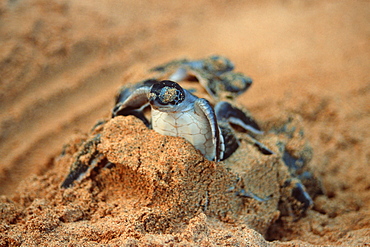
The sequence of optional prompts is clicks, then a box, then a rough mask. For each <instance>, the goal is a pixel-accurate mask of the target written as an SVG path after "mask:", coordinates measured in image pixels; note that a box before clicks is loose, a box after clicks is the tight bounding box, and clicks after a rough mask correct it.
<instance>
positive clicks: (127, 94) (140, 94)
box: [112, 79, 158, 127]
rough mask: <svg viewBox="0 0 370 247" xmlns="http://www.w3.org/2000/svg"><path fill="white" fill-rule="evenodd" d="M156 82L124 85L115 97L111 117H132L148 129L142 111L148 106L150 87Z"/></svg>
mask: <svg viewBox="0 0 370 247" xmlns="http://www.w3.org/2000/svg"><path fill="white" fill-rule="evenodd" d="M156 82H158V81H157V80H154V79H149V80H145V81H143V82H139V83H136V84H133V85H132V84H129V85H125V86H123V87H122V88H121V89H120V92H119V94H118V95H117V97H116V105H115V106H114V108H113V110H112V117H115V116H129V115H133V116H135V117H137V118H139V119H140V120H141V121H143V123H144V124H145V125H146V126H147V127H150V122H149V120H148V119H147V118H146V117H145V115H144V110H145V108H146V107H148V106H149V101H148V94H149V92H150V88H151V86H152V85H153V84H154V83H156Z"/></svg>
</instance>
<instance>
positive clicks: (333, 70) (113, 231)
mask: <svg viewBox="0 0 370 247" xmlns="http://www.w3.org/2000/svg"><path fill="white" fill-rule="evenodd" d="M369 12H370V6H369V3H368V2H367V1H356V2H353V1H340V2H336V1H267V0H266V1H244V2H243V1H198V2H197V3H195V2H180V1H161V2H160V3H157V2H152V1H141V2H137V1H114V0H111V1H105V2H104V3H101V2H95V1H75V2H73V1H41V0H29V1H7V2H6V1H3V2H1V3H0V23H1V25H0V75H1V79H0V80H1V81H0V109H1V110H0V124H1V128H0V160H1V162H0V193H1V194H2V196H1V198H0V210H1V214H0V234H1V237H0V245H1V246H8V245H10V246H19V245H21V244H23V245H28V246H36V245H47V244H48V245H51V246H57V245H58V246H60V245H67V246H68V245H69V246H82V245H84V246H90V245H91V246H93V245H94V246H100V245H105V244H107V245H108V244H109V245H112V246H122V245H132V246H136V245H144V246H145V245H153V246H156V245H157V246H162V245H183V246H189V245H194V246H212V245H217V244H219V245H242V246H246V245H256V246H270V245H271V246H274V245H277V246H297V245H303V246H304V245H306V246H309V245H311V244H318V245H345V246H348V245H352V246H359V245H368V244H370V223H369V222H370V206H369V205H370V176H369V171H368V168H369V164H370V152H369V149H370V148H369V147H370V141H369V140H370V138H369V137H370V133H369V128H368V126H370V118H369V116H370V108H369V105H370V84H369V67H370V44H369V43H370V41H369V36H370V35H369V34H370V28H369V27H370V23H369V22H370V21H369V16H370V13H369ZM211 54H221V55H224V56H226V57H228V58H230V59H231V60H232V61H233V62H234V63H235V64H236V70H237V71H240V72H243V73H245V74H247V75H249V76H251V77H252V78H253V80H254V84H253V85H252V87H251V88H250V89H249V90H248V91H247V92H246V93H245V94H243V95H241V96H240V97H239V98H238V103H239V104H241V105H243V106H245V107H246V108H248V110H250V111H251V113H252V114H253V116H254V117H255V118H256V119H257V120H258V122H259V123H260V125H261V126H262V128H263V129H264V130H269V129H273V128H275V127H276V126H279V125H281V124H283V123H284V122H285V121H286V120H287V119H289V116H294V119H296V122H295V123H299V124H298V125H299V126H300V128H302V130H304V133H305V137H304V140H303V142H301V141H302V140H296V139H294V140H293V141H286V144H287V147H288V148H290V149H291V150H301V149H300V148H303V146H302V143H304V145H307V146H309V147H310V148H312V153H310V155H312V157H310V161H309V162H308V164H307V169H309V170H310V171H312V172H313V174H314V175H315V177H316V178H317V179H318V181H320V183H321V186H322V194H319V193H314V194H315V197H314V205H313V207H312V208H310V209H309V210H308V211H307V212H306V213H305V214H304V215H302V217H299V218H294V217H291V216H290V215H285V214H284V212H283V210H282V209H281V208H278V204H279V201H281V200H283V201H284V200H285V201H286V203H287V204H286V205H290V204H289V203H290V201H289V200H288V199H289V198H288V197H287V194H286V191H284V190H282V189H281V183H282V182H283V181H284V176H289V174H288V173H287V172H286V171H284V168H283V166H282V165H281V162H280V161H279V159H278V158H276V157H275V158H265V157H262V156H260V155H259V154H258V152H256V150H255V149H253V147H252V146H251V145H250V144H248V142H245V143H244V144H245V146H244V147H243V149H241V151H240V153H239V154H238V153H237V154H236V155H235V157H239V156H238V155H241V157H245V156H243V155H247V158H245V160H247V161H248V162H247V163H248V165H246V166H242V165H240V164H238V163H237V161H236V160H238V159H237V158H234V160H230V161H228V160H226V161H225V162H221V163H213V162H209V161H207V160H205V159H204V158H203V157H202V155H201V154H200V153H199V152H197V151H196V150H195V149H194V148H193V147H192V146H191V145H190V144H189V143H187V142H186V141H184V140H182V139H180V138H173V137H164V136H161V135H159V134H157V133H155V132H154V131H151V130H148V129H146V128H145V126H144V125H142V124H141V123H140V122H138V121H137V120H136V119H135V118H133V117H128V118H124V117H119V118H115V119H113V120H109V121H108V122H107V123H106V124H104V125H103V126H102V127H100V128H98V129H97V130H95V131H98V132H99V133H101V134H102V136H103V139H102V143H101V144H99V145H97V146H94V147H93V149H94V150H95V151H97V152H99V153H101V154H103V156H102V159H104V158H105V159H108V160H109V161H110V162H114V163H117V164H119V165H117V164H116V166H115V167H113V168H110V169H108V168H103V169H101V170H100V172H99V173H98V172H95V171H94V170H93V171H91V172H90V173H89V175H88V176H87V177H86V178H85V179H83V180H82V181H80V182H78V183H76V185H75V186H73V187H72V188H68V189H61V188H60V185H61V183H62V182H63V180H64V178H65V177H66V175H67V174H68V172H69V168H70V165H71V164H72V163H73V159H74V157H75V155H76V152H78V150H79V149H80V148H81V144H82V143H83V142H84V141H85V140H89V138H91V137H92V135H93V134H94V133H93V132H91V131H90V130H91V128H92V127H93V126H94V125H95V123H96V122H97V121H99V120H104V119H105V120H108V119H109V115H110V110H111V108H112V107H113V105H114V96H115V94H116V92H117V90H118V88H119V87H120V86H121V85H124V84H126V83H132V82H136V81H139V80H142V79H146V78H145V76H146V73H147V72H146V71H147V70H148V69H149V68H151V67H153V66H156V65H159V64H162V63H165V62H168V61H170V60H173V59H179V58H184V57H186V58H190V59H198V58H203V57H205V56H208V55H211ZM122 126H125V127H122ZM148 137H150V140H151V141H150V142H148V141H147V140H148ZM279 138H280V139H279ZM281 138H282V137H281V136H276V135H267V136H266V137H265V139H264V141H265V142H266V143H273V142H274V141H276V140H277V139H279V140H281ZM123 147H125V148H123ZM127 147H130V148H127ZM123 149H124V150H125V152H124V153H123V152H122V150H123ZM242 150H248V152H242ZM85 158H86V159H89V158H90V157H89V155H87V156H86V157H85ZM231 158H232V157H231ZM239 160H241V158H239ZM240 174H242V175H243V176H244V177H243V183H244V184H243V185H240V184H237V185H236V189H237V188H238V186H245V187H248V188H249V189H250V190H252V191H253V192H254V193H257V194H258V195H262V196H263V195H274V196H273V197H272V199H270V200H268V201H267V202H257V201H255V200H252V199H248V198H241V197H238V196H235V193H224V191H225V190H228V189H229V188H228V185H230V184H232V183H233V181H235V178H236V177H237V176H240ZM266 181H268V182H266Z"/></svg>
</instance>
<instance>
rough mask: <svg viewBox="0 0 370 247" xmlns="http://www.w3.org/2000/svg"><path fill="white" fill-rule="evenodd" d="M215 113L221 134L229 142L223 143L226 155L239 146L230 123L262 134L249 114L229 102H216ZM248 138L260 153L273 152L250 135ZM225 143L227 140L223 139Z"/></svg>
mask: <svg viewBox="0 0 370 247" xmlns="http://www.w3.org/2000/svg"><path fill="white" fill-rule="evenodd" d="M215 113H216V116H217V120H218V122H219V125H220V126H222V129H223V131H222V134H223V135H224V139H225V140H228V142H229V144H228V145H225V146H226V147H227V148H226V150H225V154H228V156H230V155H231V154H232V153H233V152H234V151H235V150H236V149H237V148H238V146H239V143H238V140H237V139H236V137H235V136H234V138H233V135H234V134H233V129H232V127H231V125H230V124H234V125H237V126H239V127H241V128H242V129H244V130H246V131H250V132H252V133H254V134H263V131H262V130H261V128H260V127H259V126H258V124H257V123H256V121H254V119H253V118H252V117H251V116H250V115H249V114H247V113H246V112H245V111H242V110H241V109H239V108H237V107H235V106H233V105H231V104H230V103H229V102H226V101H221V102H219V103H218V104H216V106H215ZM250 139H251V141H252V142H253V144H254V145H255V146H256V147H257V148H258V149H259V150H260V151H261V153H263V154H266V155H270V154H274V152H273V151H271V150H270V149H269V148H267V147H266V146H265V145H264V144H262V143H261V142H259V141H258V140H256V139H255V138H253V137H252V136H250ZM225 143H227V142H226V141H225ZM225 158H227V157H225Z"/></svg>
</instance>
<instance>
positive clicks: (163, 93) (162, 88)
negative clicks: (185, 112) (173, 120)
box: [148, 80, 185, 112]
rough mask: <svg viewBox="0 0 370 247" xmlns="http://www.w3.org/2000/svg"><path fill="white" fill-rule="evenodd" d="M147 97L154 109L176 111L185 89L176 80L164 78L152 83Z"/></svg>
mask: <svg viewBox="0 0 370 247" xmlns="http://www.w3.org/2000/svg"><path fill="white" fill-rule="evenodd" d="M148 99H149V103H150V105H151V106H152V107H153V108H154V109H157V110H160V111H166V112H171V111H178V110H179V108H181V103H182V102H183V101H184V100H185V91H184V89H183V88H182V87H181V86H180V85H179V84H177V83H176V82H174V81H169V80H164V81H160V82H156V83H154V84H153V85H152V87H151V89H150V93H149V96H148Z"/></svg>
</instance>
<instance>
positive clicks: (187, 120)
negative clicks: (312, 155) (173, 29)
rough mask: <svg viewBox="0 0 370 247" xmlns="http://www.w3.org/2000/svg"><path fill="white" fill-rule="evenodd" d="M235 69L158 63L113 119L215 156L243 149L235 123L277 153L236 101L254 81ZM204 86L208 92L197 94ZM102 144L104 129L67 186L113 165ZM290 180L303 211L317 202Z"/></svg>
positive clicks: (214, 63) (127, 88)
mask: <svg viewBox="0 0 370 247" xmlns="http://www.w3.org/2000/svg"><path fill="white" fill-rule="evenodd" d="M233 69H234V66H233V64H232V63H231V61H230V60H228V59H227V58H225V57H222V56H210V57H208V58H206V59H202V60H193V61H190V60H186V59H182V60H176V61H173V62H170V63H167V64H164V65H161V66H158V67H155V68H153V69H152V70H151V71H152V72H153V73H154V75H153V76H152V77H151V78H150V79H147V80H143V81H141V82H138V83H134V84H126V85H124V86H123V87H122V88H121V89H120V91H119V94H118V95H117V97H116V104H115V106H114V108H113V110H112V118H114V117H116V116H119V115H122V116H128V115H133V116H135V117H137V118H139V119H140V120H141V121H142V122H143V123H144V124H145V125H146V126H147V127H148V128H152V129H154V130H155V131H156V132H158V133H160V134H163V135H170V136H180V137H183V138H185V139H186V140H188V141H189V142H190V143H192V144H193V145H194V147H195V148H196V149H198V150H199V151H200V152H201V153H202V154H203V155H204V156H205V158H207V159H208V160H211V161H221V160H225V159H227V158H228V157H229V156H231V155H232V154H233V153H234V152H235V151H236V150H237V149H238V147H239V145H240V143H239V140H238V138H237V135H236V133H235V130H234V127H235V128H236V129H237V130H242V131H243V132H246V133H247V136H249V138H248V141H249V142H251V143H252V144H254V146H255V147H256V148H257V149H258V150H259V151H260V152H261V153H262V154H263V155H271V154H274V152H273V151H271V150H270V149H269V148H268V147H266V146H265V145H264V144H262V143H261V142H260V141H258V140H257V139H259V137H258V136H260V135H261V134H263V131H262V130H261V129H260V127H259V126H258V124H257V123H256V121H255V120H254V119H253V118H252V117H251V114H250V113H249V112H248V111H247V110H246V109H244V108H243V107H239V106H237V104H235V101H234V99H235V98H236V97H237V96H238V95H240V94H241V93H243V92H245V91H246V90H247V89H248V88H249V87H250V85H251V84H252V80H251V79H250V78H249V77H247V76H245V75H243V74H241V73H237V72H234V71H233ZM188 82H191V83H190V86H189V85H187V86H188V87H187V88H186V89H185V85H186V83H188ZM199 85H200V89H199V87H198V86H199ZM202 90H203V91H205V93H204V94H200V95H198V94H197V96H196V95H195V93H201V92H199V91H202ZM203 95H204V97H203ZM205 98H207V99H205ZM103 123H104V122H103ZM98 125H99V124H98ZM99 143H100V134H96V135H94V137H93V138H91V139H89V140H87V141H86V142H85V143H84V144H83V146H82V148H80V150H79V151H78V153H77V154H76V158H75V161H74V162H73V164H72V166H71V169H70V172H69V174H68V176H67V177H66V179H65V180H64V182H63V183H62V188H68V187H70V186H71V185H72V184H73V182H74V181H76V180H79V179H81V178H82V177H84V175H85V174H86V173H88V171H91V170H93V168H94V167H96V166H97V165H98V164H99V166H105V167H110V166H111V165H113V166H114V164H110V163H109V162H108V161H107V160H105V158H104V155H102V154H100V153H99V152H98V151H97V149H96V146H97V145H98V144H99ZM284 149H285V148H284V147H282V151H281V152H283V153H284V156H283V161H284V163H285V164H286V166H287V167H289V170H290V171H291V174H292V177H293V178H296V177H297V174H298V173H297V172H298V171H300V170H302V167H301V166H297V165H296V164H300V163H302V162H301V161H299V160H296V159H294V158H293V157H291V156H289V154H288V153H286V151H284ZM80 157H88V158H87V159H86V158H84V159H80ZM297 162H298V163H297ZM285 184H286V185H284V186H291V187H292V195H293V197H294V198H295V199H296V200H298V201H299V202H300V203H302V205H303V212H304V211H305V210H306V209H307V208H309V207H310V206H311V205H312V199H311V197H310V196H309V195H308V193H307V192H306V191H305V188H304V186H303V185H302V184H301V183H300V178H299V177H297V179H294V180H287V181H286V183H285ZM292 184H293V185H292ZM231 188H233V187H231ZM235 193H236V195H238V196H242V197H249V198H253V199H256V200H259V201H264V200H267V199H266V198H259V197H258V196H256V195H254V194H253V193H252V192H249V191H244V190H241V191H236V192H235Z"/></svg>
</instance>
